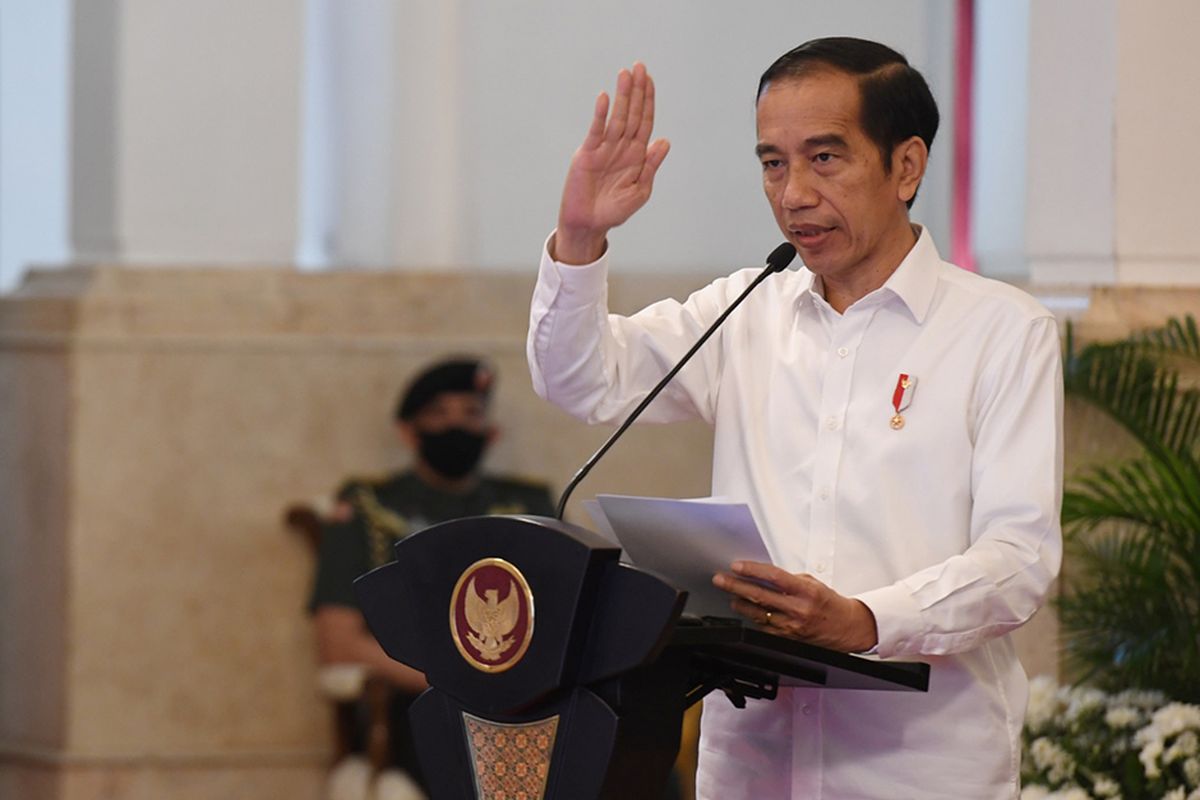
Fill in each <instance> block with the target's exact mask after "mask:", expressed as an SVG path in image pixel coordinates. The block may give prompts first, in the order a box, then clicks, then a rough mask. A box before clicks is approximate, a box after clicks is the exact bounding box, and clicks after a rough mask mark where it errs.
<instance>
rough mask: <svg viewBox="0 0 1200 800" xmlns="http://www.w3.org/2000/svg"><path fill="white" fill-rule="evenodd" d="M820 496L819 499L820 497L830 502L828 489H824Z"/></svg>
mask: <svg viewBox="0 0 1200 800" xmlns="http://www.w3.org/2000/svg"><path fill="white" fill-rule="evenodd" d="M818 496H819V497H820V498H821V499H822V500H828V499H829V490H828V489H822V490H821V491H820V492H819V493H818Z"/></svg>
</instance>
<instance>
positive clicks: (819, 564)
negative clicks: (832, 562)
mask: <svg viewBox="0 0 1200 800" xmlns="http://www.w3.org/2000/svg"><path fill="white" fill-rule="evenodd" d="M827 569H829V565H828V564H826V563H825V562H824V561H818V562H817V566H816V570H817V572H825V571H826V570H827Z"/></svg>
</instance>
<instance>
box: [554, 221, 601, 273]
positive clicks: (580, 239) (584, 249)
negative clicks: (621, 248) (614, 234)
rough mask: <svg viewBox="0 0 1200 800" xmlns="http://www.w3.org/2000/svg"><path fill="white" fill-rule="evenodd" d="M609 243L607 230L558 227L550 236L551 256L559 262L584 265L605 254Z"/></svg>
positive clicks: (575, 265)
mask: <svg viewBox="0 0 1200 800" xmlns="http://www.w3.org/2000/svg"><path fill="white" fill-rule="evenodd" d="M607 245H608V234H607V232H603V233H596V232H591V231H588V232H573V231H570V230H564V229H563V228H558V229H557V230H555V231H554V235H553V236H551V237H550V246H549V252H550V258H552V259H553V260H554V261H556V262H558V263H559V264H568V265H570V266H574V267H582V266H584V265H586V264H591V263H593V262H595V261H597V260H598V259H599V258H600V256H602V255H604V251H605V249H606V247H607Z"/></svg>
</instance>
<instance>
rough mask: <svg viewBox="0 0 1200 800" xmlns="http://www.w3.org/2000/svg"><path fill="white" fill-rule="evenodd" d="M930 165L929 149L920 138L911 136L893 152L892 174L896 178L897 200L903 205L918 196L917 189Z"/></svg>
mask: <svg viewBox="0 0 1200 800" xmlns="http://www.w3.org/2000/svg"><path fill="white" fill-rule="evenodd" d="M928 164H929V148H928V147H926V146H925V142H924V141H923V140H922V139H921V137H920V136H910V137H909V138H908V139H905V140H904V141H903V142H901V143H900V144H898V145H896V148H895V149H894V150H893V151H892V174H893V175H895V176H896V179H897V184H896V194H897V199H899V200H900V201H901V202H902V203H907V202H908V201H909V200H912V199H913V198H914V197H915V196H916V194H917V187H919V186H920V185H921V179H922V178H924V177H925V167H926V166H927V165H928Z"/></svg>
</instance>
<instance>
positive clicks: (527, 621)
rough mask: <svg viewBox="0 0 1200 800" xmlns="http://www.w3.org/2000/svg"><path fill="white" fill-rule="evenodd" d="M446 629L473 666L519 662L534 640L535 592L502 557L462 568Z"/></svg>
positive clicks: (490, 668) (496, 668) (491, 668)
mask: <svg viewBox="0 0 1200 800" xmlns="http://www.w3.org/2000/svg"><path fill="white" fill-rule="evenodd" d="M450 633H451V635H452V636H453V637H454V645H455V646H456V647H457V648H458V652H459V653H461V654H462V657H463V658H464V659H466V661H467V663H468V664H470V665H471V666H473V667H475V669H478V670H481V671H483V672H503V671H504V670H506V669H510V668H511V667H513V666H514V665H515V664H516V663H517V662H518V661H520V660H521V658H522V657H523V656H524V655H525V651H526V650H527V649H528V648H529V642H530V640H531V639H532V638H533V593H532V592H531V591H530V590H529V584H528V583H527V582H526V581H525V576H524V575H522V574H521V571H520V570H519V569H517V568H516V567H515V566H513V565H512V564H510V563H509V562H507V561H505V560H504V559H502V558H484V559H481V560H479V561H476V562H475V563H474V564H472V565H471V566H469V567H467V568H466V569H465V570H463V573H462V575H460V576H459V578H458V582H457V583H456V584H455V585H454V592H453V594H451V596H450Z"/></svg>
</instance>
